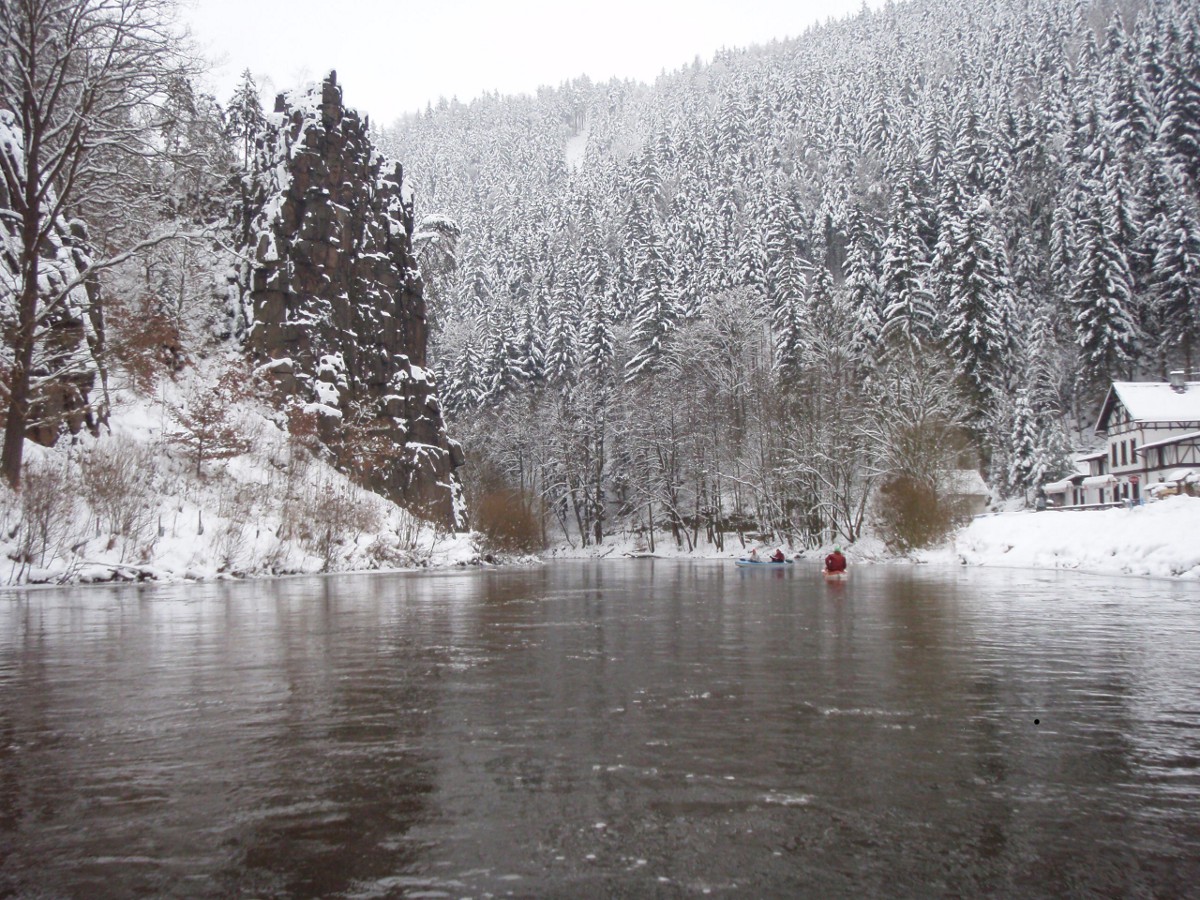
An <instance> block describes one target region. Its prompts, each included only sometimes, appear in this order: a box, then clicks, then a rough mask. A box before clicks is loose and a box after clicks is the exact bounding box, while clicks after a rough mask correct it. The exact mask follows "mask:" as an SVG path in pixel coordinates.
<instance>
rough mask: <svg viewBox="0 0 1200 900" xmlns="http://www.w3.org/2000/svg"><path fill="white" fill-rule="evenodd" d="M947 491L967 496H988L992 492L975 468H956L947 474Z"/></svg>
mask: <svg viewBox="0 0 1200 900" xmlns="http://www.w3.org/2000/svg"><path fill="white" fill-rule="evenodd" d="M946 493H947V494H958V495H960V496H965V497H987V496H989V495H990V494H991V493H992V492H991V490H990V489H989V488H988V486H987V482H985V481H984V480H983V477H982V476H981V475H980V474H979V473H978V472H977V471H975V470H974V469H955V470H954V471H952V472H948V473H947V475H946Z"/></svg>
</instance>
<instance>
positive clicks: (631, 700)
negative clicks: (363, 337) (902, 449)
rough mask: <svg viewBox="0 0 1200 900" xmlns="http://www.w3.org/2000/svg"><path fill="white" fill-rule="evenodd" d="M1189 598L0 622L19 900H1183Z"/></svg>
mask: <svg viewBox="0 0 1200 900" xmlns="http://www.w3.org/2000/svg"><path fill="white" fill-rule="evenodd" d="M1198 637H1200V588H1198V587H1197V586H1195V585H1186V584H1182V585H1181V584H1171V583H1167V582H1162V581H1142V580H1134V579H1100V578H1091V577H1086V576H1078V575H1059V574H1038V573H1027V572H996V571H965V570H964V571H958V570H933V569H927V568H919V569H913V568H902V567H897V568H886V567H880V568H875V569H871V568H865V567H862V568H859V569H858V570H856V571H855V573H854V575H853V577H852V578H851V579H850V580H849V581H847V582H845V583H825V582H824V581H823V580H822V579H821V578H819V577H818V576H817V575H816V574H815V572H810V571H807V570H797V571H794V572H787V573H784V572H758V571H740V570H735V569H734V568H732V567H731V566H729V565H722V564H719V563H673V562H662V561H657V562H655V561H649V560H639V561H630V562H609V563H602V564H579V565H573V564H558V565H553V566H548V567H546V568H544V569H533V570H519V571H501V572H487V573H478V572H470V573H443V574H435V575H397V576H374V577H364V576H354V577H339V578H327V579H296V580H284V581H279V582H274V583H255V584H237V585H209V586H187V587H162V588H123V589H87V590H73V591H32V592H28V593H24V594H5V595H2V596H0V896H30V895H32V896H51V897H58V896H68V897H131V896H147V895H156V896H167V897H172V896H178V897H223V896H233V895H237V896H257V897H316V896H320V897H329V896H343V897H364V898H365V897H394V896H406V895H420V896H455V897H459V896H487V895H506V894H513V895H517V896H546V895H552V896H581V895H582V896H598V895H612V894H646V893H652V894H658V895H660V896H674V895H680V894H693V893H702V892H704V891H713V892H724V891H729V890H735V889H737V890H743V891H745V892H747V893H749V894H750V895H762V894H776V895H778V894H787V893H797V892H803V893H808V894H829V893H838V894H855V893H862V892H864V891H866V892H875V893H888V894H918V893H920V894H929V893H949V894H962V893H971V894H974V893H981V892H991V893H1001V894H1010V895H1017V894H1020V895H1029V894H1040V895H1050V894H1063V893H1087V892H1098V893H1103V894H1111V895H1115V894H1124V895H1128V894H1148V893H1152V892H1155V893H1161V894H1168V895H1170V894H1176V895H1178V894H1183V893H1186V892H1188V891H1189V890H1191V889H1193V885H1194V884H1195V883H1196V882H1197V879H1198V878H1200V803H1198V801H1200V700H1198V695H1197V690H1196V686H1197V684H1200V650H1198V649H1197V648H1198V646H1200V645H1198V644H1197V638H1198Z"/></svg>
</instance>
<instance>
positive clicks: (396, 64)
mask: <svg viewBox="0 0 1200 900" xmlns="http://www.w3.org/2000/svg"><path fill="white" fill-rule="evenodd" d="M862 5H863V0H821V2H815V0H776V2H770V0H732V2H730V0H725V2H711V0H682V2H679V0H666V2H662V0H641V2H637V0H606V2H602V3H598V2H593V0H576V2H572V0H509V2H503V0H496V2H487V0H418V2H413V3H404V2H401V0H185V8H184V17H185V22H187V23H188V24H189V25H190V27H191V29H192V32H193V35H194V37H195V39H196V41H197V42H198V44H199V45H200V48H201V49H202V50H203V51H204V52H205V54H206V55H207V56H208V57H209V58H210V59H211V60H213V61H214V63H215V64H216V65H215V68H214V69H213V72H212V75H211V76H210V82H211V83H210V85H209V87H210V89H211V90H212V91H213V93H215V94H216V95H217V99H219V100H221V101H222V102H225V101H227V100H228V99H229V97H230V95H231V94H232V93H233V87H234V85H235V84H236V83H237V81H238V78H239V77H240V75H241V73H242V71H243V70H244V69H247V68H249V69H250V71H251V72H252V73H253V74H254V77H255V80H256V81H257V82H258V83H259V85H260V86H261V87H263V88H264V97H263V102H264V104H266V105H267V107H268V108H269V106H270V102H271V99H272V97H271V96H267V95H268V94H270V95H273V94H274V92H275V91H278V90H282V89H284V88H290V87H294V86H296V85H298V84H304V83H307V82H309V81H313V80H316V79H319V78H322V77H323V76H324V74H325V73H326V72H327V71H328V70H329V69H336V70H337V73H338V82H339V83H340V84H341V85H342V87H343V91H344V95H345V100H346V103H347V105H349V106H352V107H356V108H357V109H358V110H359V112H360V113H367V114H369V115H370V116H371V118H372V120H373V121H376V122H379V123H380V124H386V123H390V122H391V121H393V120H394V119H395V118H396V117H398V116H400V115H403V114H404V113H406V112H414V111H416V110H418V109H424V108H425V104H426V103H427V102H431V101H432V102H434V103H436V102H437V100H438V98H439V97H442V96H445V97H454V96H457V97H458V99H459V100H462V101H464V102H465V101H468V100H470V99H472V98H473V97H476V96H478V95H479V94H481V93H483V92H484V91H491V90H498V91H500V92H501V93H502V94H515V93H532V92H533V91H535V90H536V89H537V88H538V86H540V85H550V86H557V85H559V84H561V83H562V82H563V81H565V80H567V79H569V78H574V77H576V76H578V75H582V74H587V75H589V76H591V78H592V79H593V80H597V81H604V80H607V79H608V78H610V77H612V76H616V77H618V78H634V79H638V80H641V81H653V79H654V78H655V77H656V76H657V75H658V74H659V73H660V72H661V71H662V70H663V69H666V70H668V71H669V70H672V69H677V68H679V67H680V66H682V65H685V64H688V63H690V62H692V60H693V59H694V58H695V57H696V56H699V57H700V58H701V59H703V60H705V61H708V60H710V59H712V55H713V53H714V51H716V50H719V49H720V48H722V47H745V46H748V45H750V44H756V43H765V42H767V41H769V40H771V39H772V38H786V37H794V36H796V35H797V34H800V33H801V32H803V31H804V29H805V28H806V27H808V26H809V25H811V24H813V23H814V22H819V21H820V22H823V21H825V20H826V19H827V18H829V17H830V16H834V17H839V18H840V17H841V16H843V15H845V14H846V13H848V12H855V11H857V10H859V9H861V7H862ZM868 5H870V6H871V7H878V6H879V0H870V2H869V3H868Z"/></svg>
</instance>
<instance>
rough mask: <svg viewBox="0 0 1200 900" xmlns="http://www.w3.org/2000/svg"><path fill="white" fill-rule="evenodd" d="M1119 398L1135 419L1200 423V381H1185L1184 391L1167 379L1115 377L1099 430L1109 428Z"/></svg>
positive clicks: (1138, 420) (1101, 413)
mask: <svg viewBox="0 0 1200 900" xmlns="http://www.w3.org/2000/svg"><path fill="white" fill-rule="evenodd" d="M1118 400H1119V401H1120V403H1121V405H1122V406H1124V407H1125V410H1126V412H1128V413H1129V418H1131V419H1133V421H1135V422H1197V423H1200V381H1187V382H1184V390H1182V391H1177V390H1175V389H1174V388H1172V387H1171V385H1170V384H1169V383H1168V382H1166V381H1114V382H1113V383H1112V387H1111V388H1109V389H1108V396H1107V397H1105V398H1104V405H1103V406H1101V407H1100V418H1099V419H1097V420H1096V431H1097V432H1100V431H1107V430H1108V417H1109V416H1111V415H1112V411H1113V410H1114V409H1115V408H1116V405H1117V401H1118Z"/></svg>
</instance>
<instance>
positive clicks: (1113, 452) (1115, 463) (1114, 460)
mask: <svg viewBox="0 0 1200 900" xmlns="http://www.w3.org/2000/svg"><path fill="white" fill-rule="evenodd" d="M1112 464H1113V468H1114V469H1115V468H1116V467H1117V445H1116V444H1113V445H1112Z"/></svg>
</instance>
